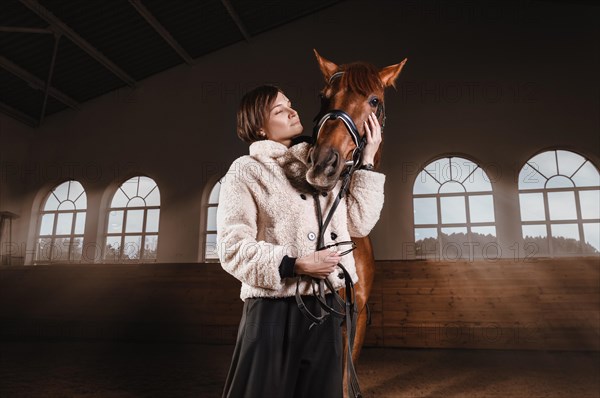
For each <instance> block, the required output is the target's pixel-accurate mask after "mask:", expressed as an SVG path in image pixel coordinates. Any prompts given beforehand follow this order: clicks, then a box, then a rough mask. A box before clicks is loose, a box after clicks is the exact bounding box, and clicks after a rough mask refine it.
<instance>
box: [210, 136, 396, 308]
mask: <svg viewBox="0 0 600 398" xmlns="http://www.w3.org/2000/svg"><path fill="white" fill-rule="evenodd" d="M309 148H310V146H309V144H308V143H300V144H296V145H294V146H292V147H290V148H288V147H286V146H285V145H283V144H280V143H278V142H276V141H271V140H264V141H257V142H254V143H252V144H251V145H250V155H246V156H242V157H240V158H238V159H236V160H235V161H234V162H233V163H232V165H231V167H230V168H229V171H228V172H227V174H226V175H225V177H224V179H223V180H222V185H221V191H220V194H219V206H218V208H217V251H218V255H219V259H220V261H221V266H222V267H223V269H225V270H226V271H227V272H229V273H230V274H231V275H233V276H234V277H235V278H237V279H238V280H240V281H241V282H242V289H241V292H240V298H241V299H242V300H245V299H246V298H249V297H290V296H294V294H295V292H296V281H297V277H294V278H283V279H282V278H281V276H280V274H279V264H280V263H281V260H282V259H283V257H284V256H285V255H287V256H289V257H302V256H305V255H307V254H309V253H311V252H314V251H315V249H316V245H317V239H318V234H319V226H318V221H317V210H316V207H315V206H316V203H315V198H314V197H313V195H312V193H313V192H314V191H313V189H312V187H310V185H308V184H307V182H306V180H305V174H306V170H307V165H306V160H307V157H308V150H309ZM384 182H385V175H384V174H381V173H377V172H374V171H369V170H356V171H355V172H354V174H353V176H352V181H351V183H350V189H349V192H348V195H347V196H346V197H345V198H344V199H343V200H342V201H341V202H340V204H339V205H338V207H337V209H336V211H335V213H334V215H333V217H332V219H331V222H330V223H329V226H328V227H327V229H326V231H325V234H324V243H325V244H331V243H334V242H340V241H346V240H350V236H354V237H363V236H366V235H368V234H369V232H370V231H371V229H372V228H373V227H374V226H375V223H376V222H377V221H378V219H379V214H380V212H381V208H382V207H383V197H384V195H383V186H384ZM340 187H341V181H340V182H338V184H337V185H336V186H335V187H334V189H333V190H332V191H331V192H329V193H327V194H326V196H323V194H321V193H319V194H317V196H316V198H318V200H319V202H320V203H321V209H322V214H323V218H325V216H326V215H327V214H328V212H329V208H330V207H331V204H332V203H333V201H334V199H335V195H337V193H338V192H339V190H340ZM340 249H344V247H340ZM341 264H342V265H344V267H345V268H346V269H347V270H348V272H349V274H350V275H351V276H352V280H353V282H354V283H356V282H358V276H357V274H356V267H355V264H354V257H353V256H352V254H351V253H350V254H347V255H345V256H343V257H342V260H341ZM339 271H340V270H339V268H337V269H336V270H335V271H334V272H333V273H331V274H330V275H329V276H328V278H329V280H330V281H331V282H332V284H333V286H334V287H335V288H336V289H338V288H342V287H344V279H343V274H342V276H341V278H340V276H338V274H339V273H340V272H339ZM310 280H311V278H310V277H308V276H304V277H302V281H301V283H300V292H301V294H304V295H308V294H312V292H313V291H312V287H311V282H310Z"/></svg>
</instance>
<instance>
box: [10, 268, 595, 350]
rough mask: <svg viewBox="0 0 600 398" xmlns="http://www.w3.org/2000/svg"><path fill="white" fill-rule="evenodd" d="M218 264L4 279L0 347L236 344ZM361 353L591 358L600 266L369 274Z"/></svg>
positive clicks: (26, 271) (232, 307) (235, 315)
mask: <svg viewBox="0 0 600 398" xmlns="http://www.w3.org/2000/svg"><path fill="white" fill-rule="evenodd" d="M239 288H240V285H239V282H238V281H236V280H235V279H234V278H233V277H231V276H230V275H229V274H227V273H226V272H225V271H223V270H222V269H221V267H220V266H219V264H143V265H52V266H16V267H15V266H13V267H0V323H1V324H2V328H0V339H30V338H33V339H66V340H71V339H120V340H123V339H125V340H163V341H164V340H167V341H185V342H198V343H211V344H233V342H234V341H235V336H236V334H237V327H238V323H239V319H240V315H241V310H242V302H241V300H240V299H239ZM370 307H371V313H372V324H371V326H370V327H369V328H368V332H367V336H366V343H365V344H366V345H369V346H387V347H442V348H491V349H544V350H546V349H559V350H599V349H600V347H599V341H600V259H599V258H597V257H595V258H562V259H538V260H537V261H533V262H522V261H521V262H515V261H507V260H499V261H495V262H491V261H489V262H486V261H477V262H444V263H441V262H430V261H385V262H378V263H377V270H376V279H375V283H374V287H373V293H372V295H371V298H370Z"/></svg>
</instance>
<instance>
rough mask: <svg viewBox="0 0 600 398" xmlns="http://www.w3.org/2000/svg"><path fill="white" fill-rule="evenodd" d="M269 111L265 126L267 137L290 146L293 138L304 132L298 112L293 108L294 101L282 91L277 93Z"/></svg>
mask: <svg viewBox="0 0 600 398" xmlns="http://www.w3.org/2000/svg"><path fill="white" fill-rule="evenodd" d="M267 112H268V113H267V121H266V123H265V126H264V127H263V131H264V132H265V134H266V135H267V138H268V139H270V140H272V141H277V142H279V143H281V144H283V145H285V146H287V147H289V146H290V145H291V143H292V138H294V137H296V136H299V135H300V134H302V123H300V118H299V117H298V112H296V111H295V110H294V109H293V108H292V103H291V102H290V100H289V99H288V98H287V97H286V96H285V95H284V94H283V93H282V92H279V93H277V97H276V98H275V101H273V103H272V104H271V107H270V109H268V110H267Z"/></svg>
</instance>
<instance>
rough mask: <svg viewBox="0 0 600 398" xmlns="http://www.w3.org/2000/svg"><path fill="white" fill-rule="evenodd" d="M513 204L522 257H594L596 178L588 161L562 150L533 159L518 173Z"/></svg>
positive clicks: (599, 180)
mask: <svg viewBox="0 0 600 398" xmlns="http://www.w3.org/2000/svg"><path fill="white" fill-rule="evenodd" d="M519 204H520V210H521V228H522V233H523V240H524V245H525V252H526V253H527V255H530V256H551V257H554V256H565V255H566V256H569V255H571V256H572V255H590V254H592V255H594V254H599V251H600V236H599V235H600V214H599V213H600V174H599V173H598V168H597V167H596V166H595V165H594V164H593V163H592V162H591V161H590V160H589V159H586V158H584V157H583V156H581V155H578V154H576V153H573V152H570V151H564V150H552V151H546V152H542V153H540V154H538V155H535V156H534V157H532V158H531V159H529V160H528V161H527V163H525V165H524V166H523V168H522V169H521V171H520V173H519ZM549 238H550V239H549Z"/></svg>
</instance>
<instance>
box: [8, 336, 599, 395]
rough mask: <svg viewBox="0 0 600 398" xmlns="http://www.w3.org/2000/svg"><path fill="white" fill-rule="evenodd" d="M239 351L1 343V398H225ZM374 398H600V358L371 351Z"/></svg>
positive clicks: (365, 383) (368, 366) (365, 374)
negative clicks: (227, 380)
mask: <svg viewBox="0 0 600 398" xmlns="http://www.w3.org/2000/svg"><path fill="white" fill-rule="evenodd" d="M232 351H233V346H216V345H212V346H211V345H199V344H156V343H125V342H122V343H119V342H117V343H99V342H1V343H0V397H2V398H13V397H15V398H16V397H35V398H44V397H53V398H54V397H85V398H92V397H94V398H133V397H168V398H171V397H194V398H204V397H206V398H210V397H219V396H220V392H221V388H222V385H223V381H224V379H225V376H226V373H227V370H228V366H229V359H230V355H231V352H232ZM358 371H359V375H360V380H361V385H362V389H363V391H364V395H365V397H503V398H506V397H569V398H571V397H572V398H587V397H590V398H598V397H600V353H598V352H544V351H491V350H437V349H389V348H388V349H381V348H366V349H365V350H364V352H363V356H362V358H361V361H360V363H359V366H358Z"/></svg>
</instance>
